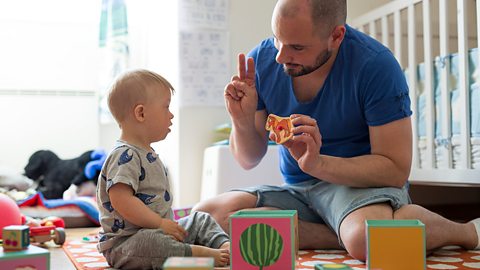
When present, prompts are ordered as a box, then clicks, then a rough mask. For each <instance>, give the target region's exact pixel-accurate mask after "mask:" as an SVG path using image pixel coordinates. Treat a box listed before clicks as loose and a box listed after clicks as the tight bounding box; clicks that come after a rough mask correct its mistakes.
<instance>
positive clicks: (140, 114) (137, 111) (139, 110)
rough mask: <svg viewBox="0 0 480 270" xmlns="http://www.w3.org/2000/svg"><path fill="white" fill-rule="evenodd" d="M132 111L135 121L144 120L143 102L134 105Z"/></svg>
mask: <svg viewBox="0 0 480 270" xmlns="http://www.w3.org/2000/svg"><path fill="white" fill-rule="evenodd" d="M133 113H134V116H135V119H137V121H140V122H143V121H144V120H145V106H143V104H138V105H137V106H135V108H134V109H133Z"/></svg>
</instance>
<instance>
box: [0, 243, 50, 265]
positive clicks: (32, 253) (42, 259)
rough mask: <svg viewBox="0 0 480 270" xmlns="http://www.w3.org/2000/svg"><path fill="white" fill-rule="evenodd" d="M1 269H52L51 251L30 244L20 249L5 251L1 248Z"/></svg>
mask: <svg viewBox="0 0 480 270" xmlns="http://www.w3.org/2000/svg"><path fill="white" fill-rule="evenodd" d="M0 269H36V270H49V269H50V253H49V252H48V250H46V249H43V248H40V247H37V246H34V245H30V246H28V247H27V248H26V249H23V250H19V251H3V249H0Z"/></svg>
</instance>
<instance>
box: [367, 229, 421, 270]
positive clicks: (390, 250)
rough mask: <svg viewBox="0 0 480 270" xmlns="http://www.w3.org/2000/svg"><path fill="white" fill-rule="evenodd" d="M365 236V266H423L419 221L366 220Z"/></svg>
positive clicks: (401, 269)
mask: <svg viewBox="0 0 480 270" xmlns="http://www.w3.org/2000/svg"><path fill="white" fill-rule="evenodd" d="M369 222H370V224H369ZM367 236H368V240H367V241H368V259H367V264H368V269H388V270H406V269H408V270H424V269H425V227H424V225H423V223H421V222H420V221H418V220H382V221H367Z"/></svg>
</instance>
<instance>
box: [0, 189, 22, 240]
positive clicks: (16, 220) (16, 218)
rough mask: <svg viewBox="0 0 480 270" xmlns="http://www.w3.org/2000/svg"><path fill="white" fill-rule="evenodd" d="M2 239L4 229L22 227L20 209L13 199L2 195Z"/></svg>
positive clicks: (0, 217)
mask: <svg viewBox="0 0 480 270" xmlns="http://www.w3.org/2000/svg"><path fill="white" fill-rule="evenodd" d="M0 209H2V211H0V238H2V231H3V227H5V226H10V225H21V224H22V216H21V214H20V209H19V208H18V206H17V204H16V203H15V201H14V200H13V199H11V198H10V197H8V196H7V195H5V194H1V193H0Z"/></svg>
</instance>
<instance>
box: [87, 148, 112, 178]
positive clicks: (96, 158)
mask: <svg viewBox="0 0 480 270" xmlns="http://www.w3.org/2000/svg"><path fill="white" fill-rule="evenodd" d="M90 159H91V160H90V161H89V162H88V163H87V165H86V166H85V169H84V170H83V173H84V174H85V177H87V178H88V179H94V178H95V177H98V173H99V172H100V171H101V170H102V166H103V163H105V160H106V159H107V154H106V153H105V151H103V150H102V149H96V150H94V151H93V152H92V153H91V154H90Z"/></svg>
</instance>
